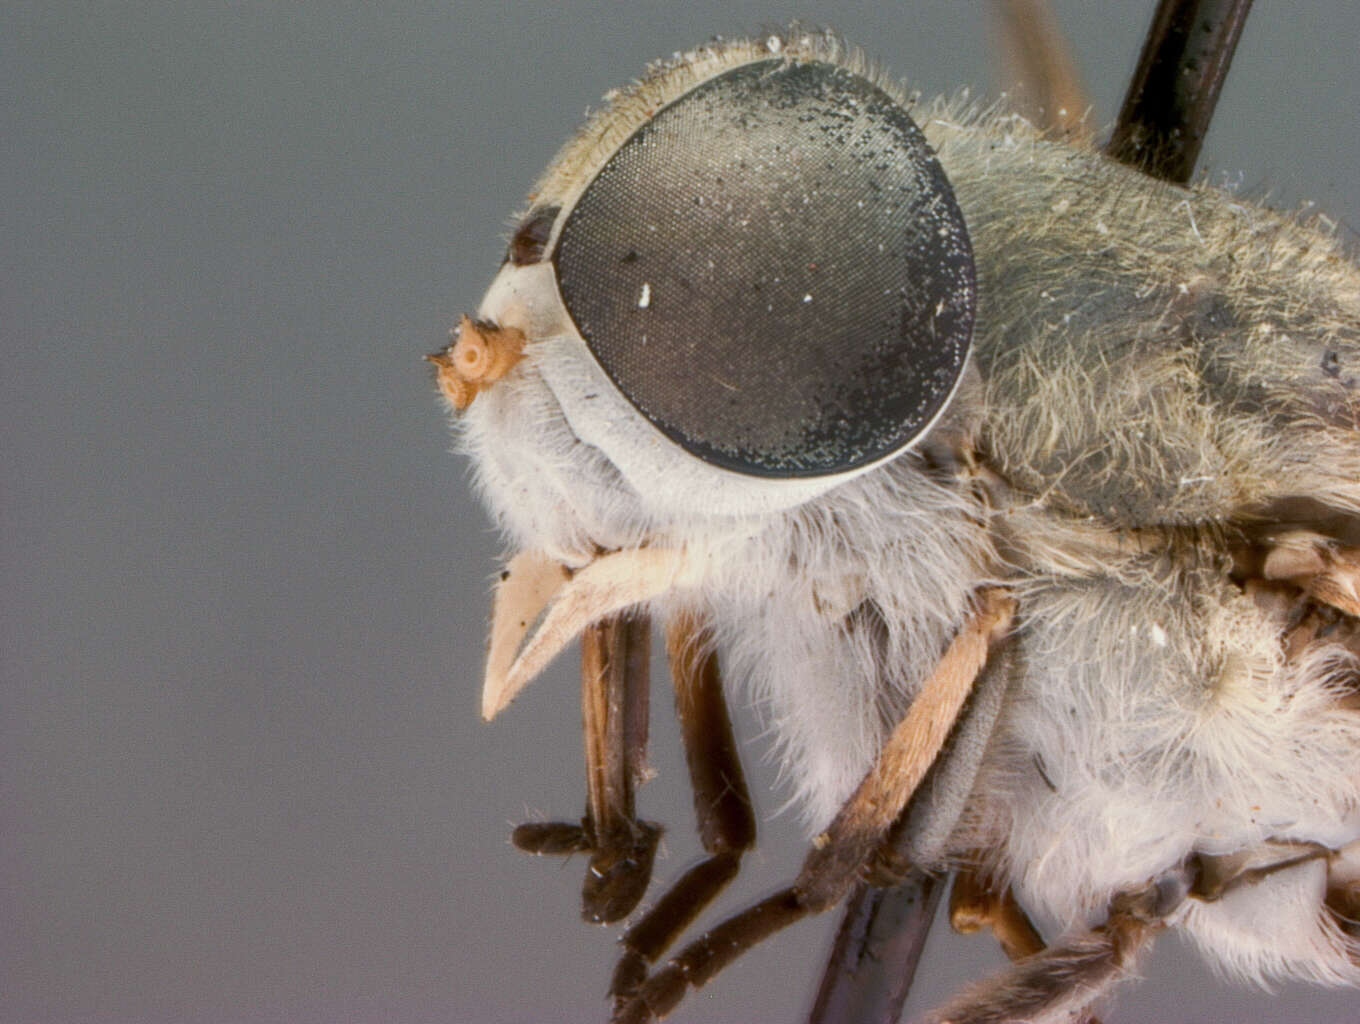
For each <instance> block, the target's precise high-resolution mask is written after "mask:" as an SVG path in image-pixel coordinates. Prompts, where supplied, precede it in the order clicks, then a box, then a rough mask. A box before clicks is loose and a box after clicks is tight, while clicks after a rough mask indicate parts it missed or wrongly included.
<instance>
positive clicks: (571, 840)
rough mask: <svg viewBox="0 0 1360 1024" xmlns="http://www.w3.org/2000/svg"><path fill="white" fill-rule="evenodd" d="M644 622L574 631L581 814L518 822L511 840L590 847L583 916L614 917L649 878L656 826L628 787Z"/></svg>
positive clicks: (642, 714)
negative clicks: (577, 638)
mask: <svg viewBox="0 0 1360 1024" xmlns="http://www.w3.org/2000/svg"><path fill="white" fill-rule="evenodd" d="M648 641H649V623H648V621H647V619H646V618H645V617H643V616H637V615H633V616H618V617H614V618H610V619H606V620H604V621H603V622H600V623H599V624H597V625H595V626H591V627H589V628H588V629H587V630H586V631H585V633H583V634H582V636H581V710H582V717H583V719H584V721H585V748H586V816H585V819H584V820H583V821H582V823H581V824H580V825H571V824H567V823H562V822H545V823H535V824H529V825H521V826H520V827H519V828H517V829H515V832H514V835H513V837H512V840H513V842H514V843H515V845H516V846H518V847H519V848H520V849H521V850H525V851H526V852H529V853H572V852H578V851H587V850H588V851H590V854H591V857H590V865H589V867H588V868H587V870H586V878H585V883H584V885H583V886H582V894H581V900H582V909H581V915H582V917H584V918H585V919H586V920H587V921H590V922H594V923H608V922H611V921H617V920H619V919H620V918H623V917H625V916H627V914H628V913H629V912H630V911H631V910H632V909H633V908H634V907H635V906H637V903H638V900H640V899H641V898H642V894H643V893H644V892H645V891H646V889H647V883H648V881H649V880H650V879H651V871H652V860H653V858H654V857H655V854H656V845H657V842H658V841H659V840H660V838H661V830H660V828H658V827H657V826H656V825H653V824H651V823H650V822H644V821H638V820H637V818H636V816H635V800H634V789H635V787H636V784H637V782H638V780H639V779H640V778H641V776H642V773H643V770H644V758H645V750H646V746H647V688H648V679H647V676H648V657H649V653H650V651H649V642H648Z"/></svg>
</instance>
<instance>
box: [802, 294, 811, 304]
mask: <svg viewBox="0 0 1360 1024" xmlns="http://www.w3.org/2000/svg"><path fill="white" fill-rule="evenodd" d="M803 301H804V302H811V301H812V293H811V292H808V293H807V294H806V295H804V296H803Z"/></svg>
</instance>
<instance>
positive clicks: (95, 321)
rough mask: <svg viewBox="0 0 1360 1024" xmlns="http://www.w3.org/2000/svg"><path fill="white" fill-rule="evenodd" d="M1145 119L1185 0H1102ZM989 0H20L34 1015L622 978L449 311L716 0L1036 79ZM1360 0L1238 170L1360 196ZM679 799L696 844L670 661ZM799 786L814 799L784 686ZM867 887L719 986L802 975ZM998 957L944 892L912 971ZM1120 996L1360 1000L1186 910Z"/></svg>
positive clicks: (750, 1008)
mask: <svg viewBox="0 0 1360 1024" xmlns="http://www.w3.org/2000/svg"><path fill="white" fill-rule="evenodd" d="M1057 6H1058V7H1059V9H1060V13H1061V15H1062V17H1063V20H1064V23H1065V25H1066V28H1067V30H1068V32H1069V33H1070V34H1071V35H1072V37H1073V38H1074V40H1075V43H1076V49H1077V53H1078V56H1079V57H1080V59H1081V65H1082V70H1083V72H1084V74H1085V77H1086V79H1087V81H1088V83H1089V85H1090V88H1091V90H1092V93H1093V95H1094V97H1095V100H1096V103H1097V111H1096V115H1095V116H1096V118H1097V120H1098V121H1100V122H1107V121H1109V120H1110V119H1111V118H1112V117H1113V115H1114V113H1115V111H1116V109H1117V105H1118V100H1119V97H1120V95H1121V94H1122V88H1123V84H1124V82H1125V81H1126V79H1127V76H1128V73H1129V70H1130V68H1131V65H1132V62H1133V60H1134V57H1135V55H1136V52H1137V48H1138V44H1139V41H1140V39H1141V36H1142V33H1143V31H1144V29H1145V26H1146V23H1147V21H1148V18H1149V12H1150V4H1149V3H1146V2H1138V3H1134V2H1129V3H1121V4H1108V3H1082V2H1077V0H1073V2H1066V3H1059V4H1058V5H1057ZM983 13H984V12H983V11H982V9H981V7H980V6H979V5H978V4H976V3H967V2H960V0H950V2H918V3H887V2H882V0H880V2H876V3H865V2H861V0H832V2H814V0H797V2H795V3H790V2H788V0H763V2H760V3H755V2H749V0H738V2H732V0H722V2H718V0H688V2H685V3H675V2H672V3H658V2H654V0H634V2H631V3H628V4H619V5H615V4H604V3H594V2H589V0H565V2H559V3H554V4H547V3H536V4H515V3H498V4H484V5H480V6H478V5H473V4H470V3H468V2H467V0H462V2H455V3H451V4H450V3H443V4H418V3H410V2H399V3H391V4H384V5H376V4H357V3H344V4H339V3H335V4H319V3H318V4H298V3H244V2H243V3H231V4H211V5H209V4H182V3H164V4H153V3H103V4H79V5H76V4H69V3H68V4H62V3H42V4H29V3H19V2H15V0H11V2H8V3H6V4H4V5H3V7H2V8H0V81H2V82H3V87H0V112H2V115H3V119H4V121H3V139H4V144H3V147H2V149H3V152H2V153H0V174H3V185H4V191H3V196H4V202H3V206H2V207H0V209H2V210H3V213H2V216H3V222H2V226H3V232H2V235H0V237H3V246H0V249H2V252H0V261H3V272H0V332H3V340H4V347H3V356H4V370H3V373H0V388H3V396H2V398H0V416H3V427H4V434H3V436H4V455H3V469H2V471H0V472H2V474H3V475H2V476H0V513H2V514H3V534H2V535H0V536H2V538H3V541H2V542H3V556H2V561H0V572H2V573H3V577H2V578H3V581H4V582H3V588H2V589H0V593H3V600H4V607H3V614H0V643H2V644H3V646H2V647H0V650H3V665H2V666H0V667H2V670H3V681H2V682H0V816H2V818H0V1021H4V1022H34V1024H37V1022H76V1021H88V1022H100V1024H105V1022H110V1024H111V1022H171V1021H174V1022H181V1021H183V1022H238V1021H239V1022H266V1021H269V1022H285V1021H286V1022H311V1021H315V1022H333V1021H364V1022H378V1021H383V1022H394V1024H397V1022H401V1024H417V1022H426V1021H429V1022H435V1021H439V1022H450V1021H452V1022H464V1021H468V1022H480V1021H505V1022H510V1021H598V1020H601V1019H602V1018H603V1013H604V1006H605V1004H604V1000H603V992H604V986H605V984H606V979H607V977H608V973H609V970H610V967H611V966H612V958H613V949H612V933H609V932H606V931H603V930H598V929H591V928H589V927H587V926H585V925H583V924H581V923H579V921H578V920H577V900H578V888H579V883H580V876H581V871H582V868H583V863H582V862H581V861H580V860H577V861H575V862H572V863H569V864H567V865H566V866H565V867H563V866H561V865H559V864H558V863H557V862H553V861H546V860H535V859H531V858H527V857H524V856H522V855H519V854H517V853H515V852H514V851H512V850H511V849H510V848H509V846H508V845H507V842H506V838H507V835H508V832H509V829H510V826H511V825H512V823H514V822H517V821H520V820H522V819H524V818H525V817H531V816H571V815H575V814H578V813H579V811H580V807H581V800H582V783H581V769H580V749H579V748H580V737H579V712H578V709H577V706H576V682H575V677H574V672H573V670H572V667H571V665H570V664H568V663H566V662H567V659H564V662H563V663H562V664H559V665H558V666H557V670H556V671H555V672H553V673H552V674H551V675H550V676H549V677H548V678H545V679H543V680H541V681H540V682H539V683H538V684H537V685H536V686H535V687H534V688H533V689H532V690H531V691H530V692H528V693H527V694H525V696H524V697H523V698H521V700H520V701H519V702H518V703H517V704H516V705H515V706H514V707H513V708H512V709H511V710H510V711H509V712H508V713H507V714H506V715H504V716H503V718H502V719H500V720H498V721H497V722H495V723H494V724H492V725H482V724H479V722H478V718H477V689H478V679H479V673H480V657H481V650H482V642H483V639H482V633H483V628H484V621H485V617H486V611H487V597H488V580H489V577H490V574H491V573H492V571H493V569H494V568H495V566H496V557H497V554H498V552H499V543H498V540H497V538H496V537H495V536H494V535H493V534H492V533H491V532H490V531H489V530H488V529H487V527H486V521H485V518H484V516H483V514H482V512H481V510H480V509H479V508H477V506H476V505H475V504H474V503H473V502H472V501H471V500H470V499H469V496H468V493H467V491H466V488H465V476H466V474H465V467H464V465H463V464H462V463H461V462H460V460H459V459H458V458H456V457H453V456H451V455H450V454H449V452H448V447H449V441H448V433H447V430H446V427H445V424H444V422H443V419H442V417H441V413H440V411H439V408H438V406H437V403H436V401H435V396H434V390H433V387H432V385H431V381H430V376H429V373H428V372H427V371H428V368H427V367H426V366H425V365H424V364H423V363H422V362H421V360H420V357H421V355H422V354H423V353H425V352H428V351H432V350H434V349H435V348H437V347H439V346H440V345H441V344H443V341H444V337H445V331H446V329H447V327H448V325H449V324H450V323H451V322H452V320H453V318H454V317H455V315H456V314H458V313H459V312H460V311H462V310H470V309H472V308H474V307H475V305H476V303H477V300H478V298H479V296H480V293H481V291H482V289H483V288H484V286H485V285H486V283H487V281H488V280H489V278H490V275H491V273H492V271H493V270H494V269H495V267H496V265H497V262H498V260H499V258H500V256H501V253H502V250H503V244H504V239H503V232H504V230H505V227H506V218H507V217H508V215H509V214H510V213H511V212H512V211H513V210H515V209H516V207H517V206H518V205H519V204H520V203H521V202H522V199H523V196H524V193H525V191H526V189H527V188H528V186H529V184H530V183H531V181H532V179H533V178H534V176H535V175H536V174H537V173H538V171H539V170H540V169H541V168H542V167H543V166H544V164H545V163H546V162H547V160H548V159H549V158H550V157H551V155H552V154H553V152H554V151H555V150H556V148H557V146H558V145H559V144H560V143H561V142H562V141H563V139H564V138H565V137H566V135H567V134H568V133H569V132H570V131H571V130H572V129H573V127H574V126H575V125H576V124H577V123H578V121H579V119H580V117H581V115H582V113H583V112H584V110H585V109H586V107H587V106H589V105H591V104H594V103H596V101H597V99H598V97H599V96H600V95H601V94H602V93H603V92H604V91H605V90H607V89H608V88H610V87H612V86H615V85H618V84H621V83H623V82H625V81H627V80H629V79H630V78H632V77H633V76H634V75H636V74H637V73H638V72H640V71H641V69H642V67H643V64H644V62H645V61H647V60H648V59H650V58H653V57H656V56H661V55H665V54H669V53H671V52H672V51H674V50H677V49H682V48H686V47H688V46H691V45H693V44H695V43H697V42H699V41H701V40H703V39H705V38H707V37H708V36H710V35H711V34H713V33H726V34H740V33H745V32H758V31H760V30H761V29H762V28H763V27H767V26H774V25H780V24H783V23H785V22H787V21H788V20H790V19H791V18H793V17H800V18H802V19H805V20H807V21H809V22H812V23H815V24H823V23H824V24H829V25H832V26H834V27H837V28H839V29H840V30H841V31H842V32H843V33H845V34H846V35H847V36H848V37H849V38H850V39H851V40H852V41H857V42H859V43H861V44H862V45H864V46H865V47H866V48H867V49H868V51H869V52H870V53H871V54H872V55H873V56H875V57H877V58H880V59H881V60H882V61H883V62H884V63H885V64H887V65H888V66H889V67H890V68H892V69H893V70H894V71H896V72H897V73H899V74H901V75H902V76H904V77H906V78H907V79H908V81H909V83H910V84H911V85H912V86H913V87H916V88H919V89H921V90H923V91H926V92H934V91H945V90H953V89H956V88H958V87H960V86H971V87H973V88H974V89H975V90H977V91H979V92H983V93H985V92H988V91H994V90H995V89H996V88H997V86H998V83H997V82H996V81H995V79H994V78H993V77H992V74H991V69H992V63H993V61H992V58H991V54H990V53H989V50H988V46H987V42H986V35H985V32H984V29H983ZM1357 38H1360V10H1357V6H1356V5H1354V4H1351V3H1342V2H1332V3H1299V4H1288V5H1281V4H1259V5H1258V6H1257V10H1256V12H1255V13H1254V14H1253V16H1252V20H1251V22H1250V24H1249V25H1248V28H1247V31H1246V35H1245V37H1244V39H1243V41H1242V46H1241V49H1240V52H1239V55H1238V59H1237V65H1236V67H1235V69H1234V71H1233V74H1232V77H1231V78H1230V80H1229V83H1228V88H1227V92H1226V95H1225V96H1224V99H1223V102H1222V105H1221V107H1220V110H1219V115H1218V120H1217V122H1216V126H1215V129H1214V131H1213V134H1212V135H1211V137H1210V139H1209V145H1208V149H1207V151H1206V154H1205V157H1204V167H1205V169H1206V172H1207V174H1208V175H1209V177H1210V178H1211V179H1212V180H1215V181H1226V182H1228V183H1230V184H1232V185H1235V186H1238V187H1240V188H1242V189H1243V190H1244V191H1245V192H1247V193H1248V194H1261V193H1264V192H1269V193H1270V194H1271V195H1272V196H1273V197H1274V198H1275V200H1276V201H1278V202H1279V203H1281V204H1284V205H1295V204H1297V203H1298V202H1299V201H1301V200H1313V201H1316V202H1317V203H1318V204H1319V205H1320V206H1321V207H1322V208H1324V209H1327V210H1330V211H1332V212H1333V214H1334V215H1335V216H1336V217H1337V218H1338V220H1339V221H1340V222H1341V223H1342V224H1343V225H1344V226H1345V227H1343V231H1348V232H1349V231H1351V230H1352V229H1353V228H1354V227H1355V226H1356V225H1357V224H1360V175H1357V173H1356V170H1357V166H1358V165H1360V160H1357V156H1358V155H1360V151H1358V149H1360V147H1358V146H1357V141H1356V113H1355V112H1356V110H1357V107H1358V106H1360V74H1358V73H1357V70H1356V67H1355V41H1356V39H1357ZM657 691H658V695H657V700H656V701H655V704H656V712H655V716H654V718H655V722H654V727H653V729H654V734H655V737H656V739H655V744H654V750H653V756H652V761H653V764H654V766H655V768H656V770H657V772H658V778H657V780H656V781H655V782H654V783H653V784H652V785H650V786H649V787H648V788H647V789H645V790H644V792H643V810H644V813H645V814H646V815H647V816H648V817H651V818H656V819H659V820H661V821H664V822H666V823H667V824H668V825H669V826H670V830H669V832H668V838H667V840H666V845H665V853H666V856H665V859H663V860H662V861H661V862H660V863H659V865H658V873H659V876H660V877H661V878H663V879H665V878H670V877H673V876H674V875H675V874H676V873H678V871H679V870H680V869H681V868H683V867H684V866H686V865H687V864H689V863H691V862H692V860H693V858H694V857H695V856H696V853H697V849H698V848H697V844H696V842H695V840H694V839H693V838H692V834H691V814H690V809H689V802H688V795H687V792H686V789H685V782H684V772H683V769H682V767H681V760H680V753H679V750H678V746H677V743H676V738H675V730H674V728H673V726H672V723H671V715H670V709H669V702H668V699H667V697H666V690H665V688H664V685H658V688H657ZM742 728H743V731H744V733H745V735H746V737H747V740H748V754H747V760H748V763H749V765H750V767H751V770H752V772H753V776H754V778H753V780H752V782H753V786H754V788H755V790H756V793H757V799H758V802H759V811H760V814H761V822H762V827H763V829H764V832H763V840H762V846H761V848H760V850H759V851H758V852H757V853H756V854H754V855H753V856H752V857H750V858H749V865H748V868H747V877H746V879H745V881H744V884H743V885H741V886H739V887H738V891H737V892H736V893H735V894H733V895H732V896H731V898H729V899H728V900H726V901H725V903H724V905H725V906H726V907H728V908H730V907H732V906H733V905H734V904H735V903H736V902H737V901H740V900H742V899H746V898H750V897H751V896H752V895H759V894H763V893H766V892H768V891H770V890H772V889H773V888H774V887H776V886H777V885H778V884H779V883H780V882H781V881H782V880H783V879H785V878H787V877H788V876H789V875H790V874H791V873H792V872H793V871H794V870H795V868H796V866H797V863H798V861H799V859H800V857H801V839H800V837H799V836H798V834H797V830H796V828H795V826H794V824H793V822H792V820H791V816H790V815H788V814H784V815H782V816H781V815H780V814H779V809H780V806H781V803H782V801H783V795H782V794H781V793H780V791H779V789H778V786H777V784H776V781H775V778H774V772H773V768H772V766H771V765H769V764H768V763H764V762H763V761H762V753H761V752H762V750H763V747H762V744H761V742H760V738H759V735H758V733H759V725H758V723H757V722H756V721H755V720H754V719H753V718H752V717H751V716H750V715H749V714H747V715H745V716H744V717H743V720H742ZM834 923H835V922H834V921H833V920H831V919H830V918H828V919H827V920H825V921H821V922H815V923H812V924H809V925H805V926H803V927H801V928H798V929H795V930H794V931H792V932H790V933H788V934H786V935H784V936H782V937H780V938H779V939H778V940H776V941H773V942H771V943H770V944H768V945H767V946H766V947H764V948H763V949H761V950H759V951H758V952H756V953H753V954H752V955H750V956H749V957H747V958H746V959H745V960H744V961H742V962H741V963H740V964H739V965H738V966H737V967H734V968H733V969H732V970H730V971H729V972H728V973H727V974H726V975H725V976H723V977H722V978H721V979H720V980H719V981H718V982H717V983H716V984H714V985H713V986H711V988H710V989H709V990H706V991H704V992H702V993H700V994H697V995H694V996H691V998H690V999H689V1001H688V1003H687V1004H686V1005H685V1007H684V1009H683V1012H682V1014H681V1015H680V1017H678V1018H677V1019H679V1020H682V1021H687V1022H691V1024H697V1022H737V1021H796V1020H798V1019H800V1016H801V1015H802V1014H803V1013H804V1011H805V1009H806V1006H807V1003H808V1000H809V998H810V993H811V991H812V988H813V986H814V984H815V981H816V977H817V972H818V971H819V970H820V961H821V957H822V951H823V949H824V946H825V944H826V942H827V941H828V938H829V933H830V929H831V928H832V927H833V926H834ZM997 963H999V956H998V954H996V953H995V951H994V950H993V948H992V943H991V941H990V940H984V939H966V940H965V939H959V938H954V937H951V936H949V935H948V934H946V933H945V932H940V933H939V934H937V935H936V937H935V939H934V940H933V945H932V946H931V948H930V950H929V953H928V956H927V960H926V962H925V965H924V966H923V968H922V971H921V976H920V980H919V988H918V995H917V997H916V998H915V999H914V1002H913V1004H912V1005H913V1006H914V1007H915V1009H916V1010H917V1011H920V1010H922V1009H924V1008H925V1007H927V1006H929V1005H931V1004H933V1003H935V1002H936V1001H938V1000H939V999H941V998H942V997H943V996H945V995H946V994H948V993H949V992H951V991H952V990H953V989H954V988H955V987H956V986H957V985H958V984H959V983H960V980H961V979H963V978H966V977H971V976H973V975H975V974H976V973H977V972H978V971H980V970H984V969H986V968H987V967H989V966H992V965H995V964H997ZM1146 975H1147V979H1148V980H1147V981H1145V982H1143V983H1141V984H1136V985H1130V986H1127V987H1126V988H1125V990H1124V991H1123V993H1122V999H1121V1000H1120V1002H1119V1004H1118V1008H1117V1009H1116V1010H1115V1011H1113V1012H1111V1013H1110V1014H1108V1015H1107V1016H1106V1018H1105V1019H1106V1020H1107V1021H1115V1022H1121V1021H1122V1022H1126V1024H1127V1022H1136V1021H1235V1020H1241V1019H1252V1020H1256V1021H1279V1022H1283V1021H1298V1020H1319V1021H1322V1020H1328V1021H1333V1020H1346V1019H1350V1020H1355V1019H1360V1010H1356V1009H1354V1007H1356V1006H1357V1005H1360V1003H1357V999H1356V997H1355V996H1354V995H1351V994H1339V995H1338V994H1336V993H1326V992H1320V991H1317V990H1311V989H1306V988H1303V987H1293V986H1290V987H1286V988H1284V989H1283V990H1282V991H1281V992H1280V993H1278V995H1277V996H1276V997H1267V996H1264V995H1262V994H1261V993H1259V992H1256V991H1251V990H1244V989H1241V988H1237V987H1224V986H1221V985H1219V984H1218V983H1217V982H1215V981H1214V980H1213V979H1212V978H1211V977H1210V976H1208V974H1207V972H1206V971H1205V969H1204V968H1203V967H1202V965H1201V964H1200V963H1199V961H1198V960H1197V959H1196V958H1195V957H1194V956H1192V955H1190V954H1189V952H1188V951H1187V950H1186V949H1185V948H1184V947H1181V946H1179V945H1177V944H1176V942H1174V941H1171V940H1168V941H1165V942H1163V944H1162V947H1161V949H1160V950H1159V952H1158V953H1157V954H1156V955H1155V956H1153V957H1152V958H1151V959H1150V960H1149V961H1148V962H1147V964H1146Z"/></svg>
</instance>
